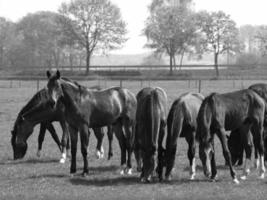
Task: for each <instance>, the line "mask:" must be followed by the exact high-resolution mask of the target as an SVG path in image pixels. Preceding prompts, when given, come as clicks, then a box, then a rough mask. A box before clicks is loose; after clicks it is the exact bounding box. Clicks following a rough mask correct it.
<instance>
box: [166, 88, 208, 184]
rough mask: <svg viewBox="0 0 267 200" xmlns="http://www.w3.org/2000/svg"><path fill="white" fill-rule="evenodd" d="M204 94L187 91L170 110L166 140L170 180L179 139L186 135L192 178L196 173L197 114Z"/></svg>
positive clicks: (167, 170)
mask: <svg viewBox="0 0 267 200" xmlns="http://www.w3.org/2000/svg"><path fill="white" fill-rule="evenodd" d="M203 100H204V96H203V95H202V94H200V93H191V92H189V93H185V94H182V95H181V96H180V97H179V98H177V99H176V100H175V101H174V102H173V104H172V106H171V109H170V111H169V114H168V118H167V130H168V134H167V140H166V162H167V168H166V175H165V176H166V179H167V180H170V175H171V171H172V169H173V166H174V163H175V154H176V149H177V140H178V138H179V137H184V138H185V139H186V141H187V143H188V151H187V156H188V159H189V164H190V179H191V180H193V179H194V177H195V174H196V169H195V168H196V164H195V149H196V140H195V136H196V130H197V115H198V111H199V108H200V105H201V103H202V101H203Z"/></svg>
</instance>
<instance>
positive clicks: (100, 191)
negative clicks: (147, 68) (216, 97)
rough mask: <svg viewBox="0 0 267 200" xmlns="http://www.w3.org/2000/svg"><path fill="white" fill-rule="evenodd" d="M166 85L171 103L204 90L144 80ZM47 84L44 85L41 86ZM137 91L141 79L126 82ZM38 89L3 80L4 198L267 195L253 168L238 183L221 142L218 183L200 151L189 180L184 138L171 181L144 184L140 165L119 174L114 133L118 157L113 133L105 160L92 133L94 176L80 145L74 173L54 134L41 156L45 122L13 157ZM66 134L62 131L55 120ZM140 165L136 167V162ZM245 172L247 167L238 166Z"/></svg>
mask: <svg viewBox="0 0 267 200" xmlns="http://www.w3.org/2000/svg"><path fill="white" fill-rule="evenodd" d="M256 82H262V81H260V80H256V81H243V82H241V81H235V82H233V81H203V82H202V85H201V88H202V93H203V94H204V95H207V94H209V93H210V92H213V91H216V92H228V91H233V90H237V89H241V88H242V87H243V88H246V87H248V86H249V85H251V84H253V83H256ZM81 84H83V85H86V86H92V85H96V84H98V82H97V81H95V82H94V81H91V82H81ZM100 84H101V86H103V87H105V86H112V85H119V82H118V81H114V82H101V83H100ZM149 84H150V85H151V86H160V87H162V88H163V89H165V90H166V92H167V94H168V97H169V106H170V105H171V103H172V102H173V100H174V99H175V98H177V97H178V96H179V95H181V94H182V93H184V92H188V91H195V92H196V91H198V86H197V84H196V83H195V82H194V81H192V82H190V83H189V82H188V81H157V82H150V83H149V82H143V87H145V86H148V85H149ZM44 85H45V82H41V83H40V87H42V86H44ZM123 86H124V87H126V88H129V89H130V90H131V91H133V92H134V93H135V94H136V93H137V92H138V91H139V90H140V89H141V85H140V82H123ZM35 92H36V83H35V82H30V81H29V82H16V81H15V82H12V85H11V84H10V82H9V81H0V94H1V95H0V103H1V104H0V136H1V137H0V138H1V140H0V199H1V200H3V199H8V200H11V199H20V200H22V199H27V200H31V199H100V200H104V199H128V200H131V199H133V200H137V199H146V200H147V199H217V200H219V199H231V200H234V199H242V200H245V199H248V200H251V199H266V196H267V178H266V179H265V180H258V179H257V176H258V173H257V172H256V171H255V169H252V173H251V175H250V176H249V177H248V180H246V181H242V182H241V183H240V184H239V185H235V184H233V183H232V181H231V177H230V173H229V170H228V168H227V167H225V166H224V159H223V157H222V151H221V146H220V145H219V143H218V140H216V144H217V145H216V148H217V152H216V161H217V164H218V181H217V182H216V183H212V182H209V181H208V180H207V179H206V178H205V177H204V175H203V172H202V168H201V166H200V165H201V164H200V160H199V159H198V155H197V165H198V167H197V176H196V180H194V181H189V179H188V178H189V172H188V160H187V156H186V152H187V145H186V142H185V141H184V140H183V139H181V140H179V142H178V152H177V155H176V164H175V171H174V173H173V180H172V181H171V182H163V183H153V184H142V183H139V180H138V177H139V174H138V173H137V172H136V170H135V169H134V173H133V175H132V176H121V175H119V173H118V171H119V163H120V162H119V160H120V153H119V147H118V142H117V140H116V138H115V137H114V142H113V146H114V157H113V158H112V159H111V160H110V161H108V160H107V137H106V136H105V139H104V148H105V150H106V151H105V158H104V159H101V160H96V158H95V156H94V152H95V146H96V145H95V144H96V139H95V137H94V135H93V134H92V135H91V137H90V146H89V170H90V172H89V176H88V177H86V178H84V177H81V175H80V174H81V172H82V166H83V162H82V157H81V153H80V150H79V149H78V157H77V166H78V173H77V175H76V176H74V177H70V175H69V165H70V163H69V162H66V164H64V165H62V164H59V163H58V160H59V157H60V152H59V150H58V148H57V147H56V145H55V143H54V142H53V141H52V138H51V136H50V135H49V134H47V135H46V138H45V141H44V144H43V152H42V156H41V158H37V157H36V151H37V134H38V131H39V126H36V128H35V130H34V133H33V134H32V136H31V137H30V138H29V140H28V152H27V154H26V156H25V158H24V159H23V160H20V161H13V160H12V155H13V154H12V148H11V145H10V137H11V135H10V131H11V129H12V127H13V123H14V120H15V118H16V116H17V113H18V112H19V110H20V109H21V108H22V106H23V105H25V103H26V102H27V101H28V100H29V99H30V98H31V97H32V95H33V94H34V93H35ZM55 125H56V128H57V132H58V134H59V135H60V136H61V132H62V131H61V129H60V127H59V126H58V124H57V123H55ZM133 163H134V167H135V166H136V165H135V162H134V161H133ZM237 173H238V175H241V173H242V171H241V168H237Z"/></svg>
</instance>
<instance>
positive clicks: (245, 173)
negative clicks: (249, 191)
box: [240, 159, 250, 180]
mask: <svg viewBox="0 0 267 200" xmlns="http://www.w3.org/2000/svg"><path fill="white" fill-rule="evenodd" d="M249 173H250V159H246V160H245V164H244V168H243V175H242V176H241V177H240V179H242V180H246V179H247V176H248V175H249Z"/></svg>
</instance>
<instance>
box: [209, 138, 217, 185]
mask: <svg viewBox="0 0 267 200" xmlns="http://www.w3.org/2000/svg"><path fill="white" fill-rule="evenodd" d="M211 144H212V149H213V150H212V154H211V161H210V162H211V177H210V178H211V180H215V179H216V176H217V166H216V160H215V147H214V134H212V143H211Z"/></svg>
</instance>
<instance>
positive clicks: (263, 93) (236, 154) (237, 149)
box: [228, 83, 267, 168]
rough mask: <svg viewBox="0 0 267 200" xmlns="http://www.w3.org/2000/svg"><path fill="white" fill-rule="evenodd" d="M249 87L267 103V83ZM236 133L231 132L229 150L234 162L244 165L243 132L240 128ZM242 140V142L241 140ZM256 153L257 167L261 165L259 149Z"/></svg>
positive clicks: (265, 139)
mask: <svg viewBox="0 0 267 200" xmlns="http://www.w3.org/2000/svg"><path fill="white" fill-rule="evenodd" d="M249 89H251V90H253V91H254V92H256V93H257V94H258V95H259V96H260V97H262V98H263V99H264V100H265V103H267V84H264V83H258V84H253V85H251V86H250V87H249ZM265 121H266V117H265ZM266 131H267V130H266V122H265V123H264V136H265V137H264V147H265V151H264V154H265V156H264V158H265V161H266V160H267V151H266V147H267V133H266ZM234 132H235V133H234V134H232V133H231V134H230V136H229V138H228V146H229V150H230V152H231V155H232V163H238V165H242V163H243V151H244V144H243V142H242V140H241V137H242V133H241V132H240V130H238V129H237V130H235V131H234ZM250 137H251V141H250V142H251V145H252V144H253V141H252V136H250ZM240 141H241V142H240ZM254 154H255V167H256V168H257V167H258V165H259V160H258V153H257V149H255V150H254Z"/></svg>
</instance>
